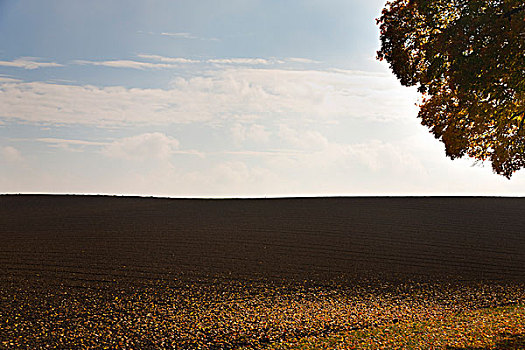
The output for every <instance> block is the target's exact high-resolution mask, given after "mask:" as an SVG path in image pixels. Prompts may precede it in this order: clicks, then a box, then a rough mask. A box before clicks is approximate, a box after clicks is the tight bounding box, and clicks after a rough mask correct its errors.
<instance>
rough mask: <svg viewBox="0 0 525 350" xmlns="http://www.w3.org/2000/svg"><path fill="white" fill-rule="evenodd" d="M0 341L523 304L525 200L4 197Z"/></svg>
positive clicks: (285, 335)
mask: <svg viewBox="0 0 525 350" xmlns="http://www.w3.org/2000/svg"><path fill="white" fill-rule="evenodd" d="M0 267H1V269H0V298H1V299H0V347H4V348H22V349H34V348H45V347H46V346H49V347H50V348H90V347H91V348H104V346H106V347H108V348H130V349H131V348H133V349H150V348H151V349H156V348H166V349H170V348H180V349H186V348H187V349H190V348H196V347H200V348H203V349H223V348H224V349H228V348H239V347H243V346H244V347H247V348H261V347H265V346H271V345H272V344H278V343H285V342H290V343H293V342H294V341H295V340H297V339H300V338H304V337H312V336H327V335H330V334H336V333H337V332H341V331H345V330H352V329H362V328H363V329H364V328H369V327H374V326H377V325H381V324H388V323H397V322H400V321H402V320H404V319H408V318H410V319H414V318H416V317H420V316H421V314H422V313H423V314H424V313H425V312H426V313H429V314H447V313H452V312H458V310H465V309H469V310H470V309H479V308H483V307H487V306H498V305H513V304H518V303H522V302H523V301H524V300H525V199H519V198H447V197H435V198H302V199H264V200H263V199H259V200H248V199H244V200H182V199H180V200H175V199H153V198H133V197H102V196H43V195H42V196H30V195H23V196H14V195H8V196H0Z"/></svg>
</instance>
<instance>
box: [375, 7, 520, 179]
mask: <svg viewBox="0 0 525 350" xmlns="http://www.w3.org/2000/svg"><path fill="white" fill-rule="evenodd" d="M377 22H378V24H379V26H380V30H381V37H380V39H381V49H380V50H379V51H378V53H377V57H378V59H380V60H386V61H387V62H388V63H389V64H390V68H391V69H392V71H393V72H394V74H395V75H396V76H397V78H398V79H399V80H400V82H401V84H403V85H405V86H414V85H415V86H418V89H419V91H420V92H421V93H422V94H423V98H422V102H421V104H420V110H419V115H418V116H419V118H421V123H422V124H423V125H425V126H427V127H428V128H429V129H430V131H431V132H432V133H433V134H434V136H435V137H436V138H437V139H439V140H441V141H442V142H443V143H444V144H445V150H446V154H447V155H448V156H449V157H450V158H452V159H454V158H460V157H463V156H465V155H467V156H470V157H473V158H475V159H478V160H481V161H489V162H490V163H491V164H492V168H493V169H494V171H495V172H496V173H498V174H501V175H504V176H506V177H508V178H510V177H511V176H512V174H513V173H514V172H515V171H517V170H519V169H521V168H523V167H525V125H524V124H525V3H524V2H523V0H494V1H493V0H394V1H390V2H388V3H387V4H386V6H385V8H384V9H383V12H382V15H381V17H380V18H379V19H378V20H377Z"/></svg>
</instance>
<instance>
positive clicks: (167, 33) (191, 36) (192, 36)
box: [160, 32, 219, 41]
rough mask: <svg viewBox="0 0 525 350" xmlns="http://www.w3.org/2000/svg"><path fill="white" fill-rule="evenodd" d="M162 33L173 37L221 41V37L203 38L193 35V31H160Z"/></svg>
mask: <svg viewBox="0 0 525 350" xmlns="http://www.w3.org/2000/svg"><path fill="white" fill-rule="evenodd" d="M160 35H163V36H169V37H172V38H180V39H191V40H209V41H219V39H217V38H203V37H199V36H196V35H193V34H192V33H186V32H180V33H169V32H162V33H160Z"/></svg>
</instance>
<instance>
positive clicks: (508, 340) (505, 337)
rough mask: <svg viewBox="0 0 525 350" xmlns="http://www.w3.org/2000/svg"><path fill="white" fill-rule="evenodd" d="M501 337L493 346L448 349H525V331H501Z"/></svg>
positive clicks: (450, 348) (452, 349) (450, 349)
mask: <svg viewBox="0 0 525 350" xmlns="http://www.w3.org/2000/svg"><path fill="white" fill-rule="evenodd" d="M499 337H500V339H498V341H497V342H496V344H495V347H493V346H487V347H482V348H479V347H467V348H456V347H453V346H447V349H448V350H489V349H499V350H518V349H525V333H519V334H509V333H500V334H499Z"/></svg>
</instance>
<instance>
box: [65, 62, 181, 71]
mask: <svg viewBox="0 0 525 350" xmlns="http://www.w3.org/2000/svg"><path fill="white" fill-rule="evenodd" d="M73 63H75V64H80V65H92V66H104V67H112V68H132V69H164V68H177V67H178V66H177V65H175V64H169V63H151V62H140V61H132V60H112V61H85V60H76V61H73Z"/></svg>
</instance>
